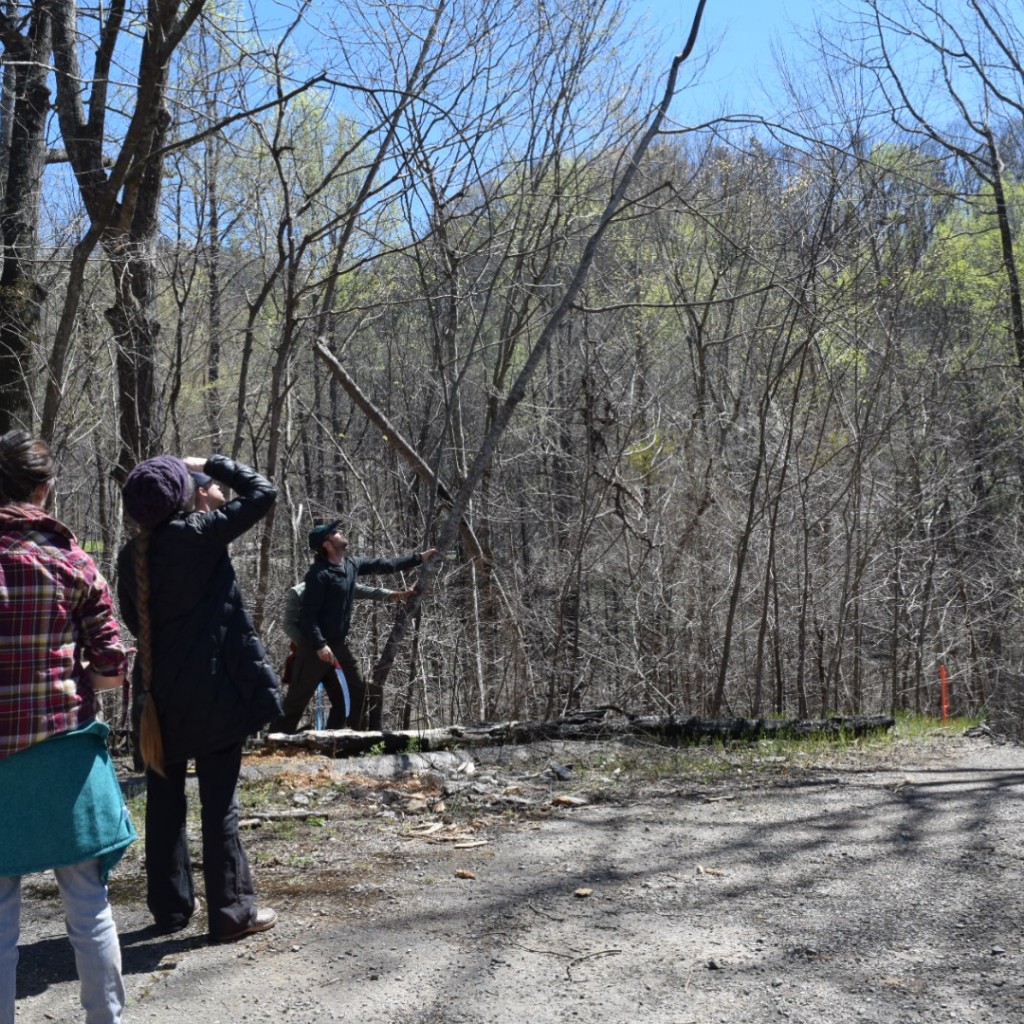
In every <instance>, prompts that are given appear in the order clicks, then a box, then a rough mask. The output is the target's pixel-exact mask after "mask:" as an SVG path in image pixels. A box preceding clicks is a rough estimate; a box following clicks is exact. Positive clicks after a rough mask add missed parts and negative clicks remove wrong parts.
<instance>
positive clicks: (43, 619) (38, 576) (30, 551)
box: [0, 430, 135, 1024]
mask: <svg viewBox="0 0 1024 1024" xmlns="http://www.w3.org/2000/svg"><path fill="white" fill-rule="evenodd" d="M54 470H55V466H54V460H53V455H52V454H51V452H50V449H49V447H48V446H47V445H46V444H45V442H43V441H40V440H36V439H33V438H32V437H31V436H30V435H28V434H26V433H25V432H24V431H20V430H13V431H10V432H8V433H6V434H4V435H3V436H2V437H0V821H2V822H3V831H2V833H0V1024H13V1021H14V1002H15V969H16V966H17V962H18V932H19V924H18V920H19V910H20V891H19V890H20V883H21V876H22V875H24V874H29V873H31V872H35V871H42V870H46V869H49V868H52V869H54V873H55V874H56V876H57V884H58V886H59V888H60V892H61V897H62V899H63V902H64V911H65V916H66V921H67V928H68V935H69V937H70V938H71V942H72V945H73V946H74V950H75V961H76V964H77V967H78V975H79V979H80V982H81V998H82V1006H83V1007H84V1009H85V1014H86V1016H85V1019H86V1021H87V1024H118V1022H120V1020H121V1012H122V1009H123V1007H124V985H123V983H122V980H121V952H120V947H119V945H118V940H117V930H116V928H115V926H114V920H113V916H112V914H111V911H110V904H109V902H108V900H107V886H106V881H107V876H108V875H109V873H110V869H111V868H112V867H113V865H114V864H115V863H116V862H117V861H118V860H119V859H120V857H121V854H122V853H123V852H124V850H125V848H126V847H127V846H128V845H129V844H130V843H131V842H132V841H133V840H134V839H135V832H134V830H133V829H132V826H131V822H130V821H129V820H128V812H127V809H126V808H125V806H124V800H123V798H122V795H121V789H120V786H119V785H118V782H117V777H116V775H115V774H114V769H113V766H112V764H111V762H110V758H109V755H108V754H107V748H106V736H107V731H108V730H107V727H106V726H105V725H103V724H102V723H101V722H97V721H96V720H95V696H94V695H95V692H96V691H97V690H104V689H110V688H112V687H116V686H119V685H120V684H121V682H122V680H123V679H124V673H125V670H126V668H127V656H126V653H125V649H124V647H123V646H122V645H121V642H120V638H119V635H118V626H117V622H116V620H115V619H114V614H113V608H112V604H111V600H110V591H109V589H108V587H107V583H106V581H105V580H104V579H103V577H102V576H101V575H100V573H99V571H98V570H97V568H96V566H95V564H94V563H93V561H92V559H91V558H90V557H89V556H88V555H87V554H86V553H85V552H84V551H83V550H82V549H81V548H80V547H79V546H78V543H77V542H76V540H75V538H74V536H73V535H72V534H71V532H70V531H69V530H68V528H67V527H66V526H64V524H63V523H61V522H59V521H58V520H57V519H55V518H54V517H53V515H52V513H51V510H52V507H53V487H54V482H53V478H54ZM40 793H46V799H45V800H40V799H39V794H40Z"/></svg>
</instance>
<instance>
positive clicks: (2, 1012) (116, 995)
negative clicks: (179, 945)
mask: <svg viewBox="0 0 1024 1024" xmlns="http://www.w3.org/2000/svg"><path fill="white" fill-rule="evenodd" d="M54 874H55V875H56V876H57V885H58V887H59V888H60V895H61V899H62V900H63V901H64V922H65V924H66V925H67V929H68V938H69V939H70V940H71V945H72V947H73V948H74V950H75V965H76V966H77V968H78V980H79V982H80V984H81V992H82V1006H83V1007H84V1009H85V1021H86V1024H120V1021H121V1011H122V1010H123V1009H124V983H123V981H122V980H121V947H120V945H118V941H117V929H116V927H115V926H114V917H113V914H111V912H110V903H109V902H108V901H107V887H106V886H105V885H104V884H103V882H102V881H100V869H99V862H98V861H96V860H87V861H83V862H82V863H81V864H72V865H71V866H70V867H66V868H57V869H55V870H54ZM20 887H21V878H20V877H18V876H13V877H11V876H6V875H0V1024H14V991H15V970H16V968H17V966H18V933H19V930H20V918H21V891H20Z"/></svg>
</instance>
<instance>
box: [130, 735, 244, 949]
mask: <svg viewBox="0 0 1024 1024" xmlns="http://www.w3.org/2000/svg"><path fill="white" fill-rule="evenodd" d="M195 762H196V776H197V778H198V780H199V803H200V805H201V812H200V813H201V822H202V831H203V880H204V882H205V884H206V903H207V911H208V916H209V933H210V937H211V938H213V939H225V938H230V937H231V936H232V935H234V934H236V933H238V932H240V931H242V930H244V929H245V928H247V927H248V926H249V925H250V924H252V922H253V921H254V920H255V918H256V901H255V897H254V894H253V885H252V875H251V874H250V872H249V861H248V859H247V858H246V856H245V851H244V850H243V849H242V842H241V840H240V839H239V836H238V793H237V790H238V774H239V771H240V770H241V767H242V744H241V743H237V744H233V745H232V746H230V747H225V748H224V749H223V750H218V751H217V752H216V753H214V754H205V755H203V756H202V757H197V758H196V759H195ZM187 767H188V763H187V762H186V761H179V762H177V763H176V764H169V765H165V766H164V771H165V772H166V773H167V774H166V778H161V777H160V776H159V775H157V774H156V773H155V772H147V773H146V887H147V893H146V902H147V904H148V906H149V909H150V912H151V913H152V914H153V918H154V920H155V921H156V923H157V925H158V926H159V927H162V928H178V927H182V926H184V925H185V924H187V923H188V920H189V918H190V917H191V916H192V910H193V906H194V903H195V885H194V883H193V880H192V860H191V858H190V857H189V852H188V836H187V835H186V833H185V814H186V811H187V809H188V807H187V801H186V797H185V775H186V769H187Z"/></svg>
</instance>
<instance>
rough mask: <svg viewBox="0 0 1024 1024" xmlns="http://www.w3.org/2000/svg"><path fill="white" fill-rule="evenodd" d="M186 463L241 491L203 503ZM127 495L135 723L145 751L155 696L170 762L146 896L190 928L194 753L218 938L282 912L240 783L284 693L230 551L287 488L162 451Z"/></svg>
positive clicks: (152, 824)
mask: <svg viewBox="0 0 1024 1024" xmlns="http://www.w3.org/2000/svg"><path fill="white" fill-rule="evenodd" d="M190 471H191V472H198V473H203V474H206V475H207V476H208V477H209V478H210V481H216V482H217V483H218V484H223V485H225V486H227V487H231V488H232V489H233V490H234V491H235V493H236V495H237V496H236V497H235V498H234V499H233V500H232V501H230V502H224V500H223V496H222V495H220V496H219V498H218V497H214V498H213V499H212V500H209V499H208V498H207V499H204V500H203V501H202V503H201V508H200V509H195V507H194V501H195V499H194V494H195V489H196V483H195V481H194V480H193V477H192V476H191V472H190ZM205 490H206V491H207V492H209V491H210V486H208V487H207V488H205ZM214 490H216V491H217V492H218V494H219V487H217V488H214ZM122 497H123V500H124V507H125V511H126V512H127V513H128V515H129V516H131V517H132V518H133V519H134V520H135V521H136V523H138V525H139V527H140V529H139V532H138V534H137V535H136V537H135V538H134V539H133V540H131V541H130V542H129V543H128V544H127V545H126V546H125V547H124V549H123V550H122V551H121V553H120V555H119V556H118V596H119V598H120V603H121V612H122V615H123V617H124V620H125V622H126V623H127V624H128V626H129V628H130V629H131V630H132V632H133V633H134V634H135V636H136V637H137V639H138V647H139V653H138V657H137V658H136V663H135V671H134V674H133V683H134V693H135V705H136V715H135V718H136V722H137V723H139V722H140V720H141V722H142V727H143V728H142V732H143V743H142V751H143V754H144V755H146V751H147V748H146V742H145V727H146V724H147V719H146V717H145V714H146V710H145V709H146V705H147V704H148V703H149V702H152V704H153V705H154V707H155V711H156V717H157V720H158V738H159V740H160V741H162V747H163V750H162V763H154V762H150V763H149V764H148V768H149V770H148V771H147V773H146V788H147V800H146V879H147V901H148V905H149V908H150V911H151V912H152V914H153V917H154V919H155V921H156V925H157V927H158V928H160V929H161V930H162V931H176V930H178V929H180V928H184V927H185V925H186V924H188V921H189V919H190V918H191V916H192V914H193V912H194V910H195V908H196V906H197V902H196V899H195V889H194V885H193V880H192V865H191V861H190V858H189V852H188V838H187V836H186V832H185V818H186V810H187V805H186V798H185V772H186V766H187V762H188V760H189V759H190V758H194V759H195V765H196V775H197V777H198V780H199V799H200V803H201V804H202V832H203V875H204V880H205V883H206V899H207V903H208V908H207V909H208V918H209V922H208V923H209V934H210V937H211V939H213V940H214V941H217V942H229V941H233V940H235V939H239V938H242V937H243V936H245V935H250V934H252V933H253V932H258V931H265V930H266V929H268V928H272V927H273V925H274V923H275V921H276V919H277V915H276V914H275V913H274V911H272V910H269V909H263V910H257V908H256V905H255V897H254V894H253V885H252V876H251V874H250V871H249V864H248V860H247V858H246V856H245V851H244V850H243V849H242V845H241V841H240V839H239V835H238V799H237V794H236V789H237V784H238V775H239V771H240V768H241V759H242V745H243V743H244V742H245V739H246V737H247V736H249V735H251V734H253V733H255V732H256V731H258V730H259V729H260V728H261V727H262V726H264V725H266V724H267V723H268V722H269V721H270V720H271V719H273V718H275V717H276V716H277V715H279V714H280V712H281V703H280V691H279V688H278V684H277V677H276V676H275V675H274V672H273V670H272V669H271V667H270V663H269V662H268V660H267V656H266V652H265V651H264V650H263V645H262V644H261V643H260V641H259V638H258V637H257V636H256V632H255V630H254V629H253V624H252V621H251V619H250V618H249V614H248V612H247V611H246V609H245V604H244V602H243V600H242V592H241V588H240V587H239V584H238V579H237V578H236V576H235V570H234V567H233V566H232V564H231V559H230V557H229V555H228V545H229V544H230V543H231V542H232V541H233V540H236V539H237V538H238V537H240V536H241V535H242V534H243V533H245V532H246V531H247V530H249V529H250V528H252V527H253V526H254V525H255V524H256V523H257V522H259V520H260V519H262V518H263V516H265V515H266V514H267V512H268V511H270V508H271V506H272V505H273V504H274V501H275V500H276V498H277V490H276V489H275V487H274V485H273V484H271V482H270V481H269V480H267V479H266V478H265V477H262V476H260V475H259V474H258V473H256V472H255V471H254V470H252V469H250V468H249V467H248V466H244V465H242V464H241V463H236V462H233V461H232V460H231V459H228V458H225V457H224V456H221V455H214V456H212V457H211V458H209V459H199V458H190V459H185V460H182V459H177V458H174V457H173V456H169V455H161V456H157V457H156V458H154V459H148V460H147V461H146V462H142V463H140V464H139V465H138V466H136V467H135V469H133V470H132V472H131V473H129V475H128V479H127V480H126V481H125V485H124V490H123V492H122ZM150 710H152V709H150Z"/></svg>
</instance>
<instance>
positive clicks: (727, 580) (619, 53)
mask: <svg viewBox="0 0 1024 1024" xmlns="http://www.w3.org/2000/svg"><path fill="white" fill-rule="evenodd" d="M716 2H719V0H711V3H716ZM851 6H852V8H853V9H852V10H844V11H843V13H842V15H841V19H843V20H839V21H837V22H836V23H834V24H830V25H828V26H823V28H822V34H821V37H820V39H819V40H818V43H817V58H816V63H815V64H814V66H802V67H800V68H799V69H796V68H794V69H792V71H793V74H792V76H791V77H792V82H793V84H792V92H791V95H790V96H788V97H782V98H780V99H779V102H778V106H777V107H775V108H772V109H769V108H768V106H766V107H765V109H764V110H761V111H758V112H755V113H751V112H749V111H747V112H744V113H743V114H742V115H741V114H739V113H737V112H733V111H722V110H718V109H714V108H712V107H711V106H710V105H709V104H708V103H706V102H704V101H702V87H701V76H702V73H706V70H705V69H706V68H707V69H710V68H714V67H715V65H716V63H719V62H726V64H727V63H728V61H729V60H730V58H729V53H728V38H727V37H726V38H725V39H723V40H721V41H720V42H719V43H718V45H717V50H716V51H715V52H712V53H710V54H709V53H708V51H707V50H706V49H704V47H705V45H706V40H704V39H702V38H701V35H700V32H699V13H700V11H701V10H702V9H703V0H701V2H700V3H699V4H698V3H696V2H695V3H693V5H692V7H693V11H692V12H689V11H688V12H687V15H686V17H687V18H690V17H691V16H694V22H693V26H692V30H691V32H690V36H689V38H687V37H686V32H685V31H684V33H683V34H682V36H681V37H680V39H679V40H678V43H677V44H676V43H673V52H675V53H676V54H677V57H676V59H675V61H670V62H665V64H664V66H653V65H652V63H651V61H650V59H649V58H648V51H647V50H646V49H645V43H644V37H643V36H641V35H639V34H636V33H634V31H633V28H632V27H631V23H630V20H629V19H630V5H629V4H628V3H615V2H610V3H603V2H600V0H598V2H593V0H567V2H562V3H558V4H555V3H549V2H547V0H540V2H538V3H535V4H530V5H524V4H520V3H516V2H514V0H451V2H450V0H433V2H431V3H428V4H426V5H421V4H407V3H404V2H395V3H390V2H388V3H384V2H376V0H374V2H354V0H353V2H351V3H349V2H345V0H338V2H333V0H332V2H331V3H319V2H311V3H308V4H307V3H296V4H295V6H294V11H293V14H294V17H292V12H290V11H289V10H288V9H287V8H285V7H282V6H280V5H275V6H273V8H272V9H271V8H268V9H267V10H262V9H261V6H260V5H258V6H257V8H256V10H257V15H258V18H257V20H253V21H250V20H248V19H249V17H250V15H249V13H248V8H247V7H245V6H243V7H239V8H237V9H236V8H234V7H231V6H229V5H226V4H214V3H212V2H204V0H191V2H179V0H148V2H147V3H141V2H140V0H114V3H113V4H112V5H109V6H108V5H104V6H100V7H98V8H97V7H95V6H93V7H86V6H79V5H77V4H76V3H75V2H74V0H20V2H19V0H13V2H12V3H9V4H8V5H7V6H6V8H5V13H4V14H2V15H0V43H2V45H3V53H4V67H3V92H2V132H0V184H2V186H3V207H2V215H0V233H2V245H3V266H2V273H0V431H2V430H6V429H9V428H10V427H11V426H16V425H23V426H27V427H28V428H29V429H31V430H33V431H36V432H40V433H42V434H43V435H44V436H46V437H48V438H49V439H51V441H52V443H53V444H54V447H55V449H56V450H57V452H58V454H59V457H60V460H61V463H62V475H61V478H60V481H59V484H60V494H59V504H58V510H59V514H60V515H61V516H62V518H64V519H65V520H66V521H67V522H68V523H69V525H71V527H72V528H73V529H74V530H75V531H76V533H77V534H78V536H79V538H80V540H82V541H83V542H84V543H85V544H86V545H87V546H88V548H89V549H90V550H91V551H92V552H93V553H94V554H95V555H96V557H97V559H98V561H99V562H100V563H101V565H102V567H103V568H104V570H105V572H107V574H108V576H110V577H111V578H112V577H113V571H114V567H113V559H114V556H115V554H116V551H117V550H118V548H119V546H120V544H121V543H122V542H123V540H124V538H125V524H124V523H123V520H122V513H121V509H120V502H119V493H118V487H117V481H118V480H120V479H123V476H124V474H125V473H126V472H127V470H128V469H130V468H131V466H132V465H134V464H135V462H137V461H138V460H140V459H141V458H145V457H147V456H149V455H152V454H155V453H157V452H159V451H171V452H174V453H177V454H183V455H204V454H211V453H213V452H218V451H219V452H224V453H226V454H229V455H231V456H233V457H235V458H238V459H240V460H242V461H245V462H248V463H251V464H253V465H254V466H256V467H257V468H258V469H259V470H260V471H261V472H263V473H265V474H266V475H268V476H269V477H271V478H272V479H273V480H274V481H275V482H276V483H277V484H278V486H279V488H280V499H279V501H278V504H277V508H276V510H275V513H274V514H273V516H272V518H270V519H268V520H266V521H265V523H264V524H263V527H262V528H261V530H260V531H254V533H253V534H251V535H250V536H249V540H250V543H248V544H247V545H245V546H239V547H238V550H236V551H235V553H234V557H235V561H236V565H237V567H238V569H239V572H240V574H241V575H242V576H243V579H244V585H245V587H246V590H247V599H248V601H249V604H250V607H251V608H252V609H253V610H254V612H255V616H256V618H257V621H258V624H259V627H260V629H261V631H262V633H263V635H264V638H265V640H266V641H267V645H268V648H269V649H270V650H271V651H272V652H274V654H275V656H276V657H278V658H279V659H280V660H282V661H283V658H284V654H285V649H286V641H285V639H284V637H283V634H282V632H281V630H280V627H279V624H278V623H279V617H280V613H281V610H282V605H283V600H284V594H285V590H286V589H287V587H288V586H290V585H291V584H292V583H293V582H294V581H295V580H296V579H298V578H301V575H302V573H303V571H304V569H305V567H306V564H307V561H308V553H307V551H306V545H305V534H306V531H307V530H308V529H309V527H310V526H311V525H312V523H313V521H314V519H316V518H323V517H333V516H334V515H336V514H337V515H340V516H341V517H342V518H343V519H344V521H345V524H346V527H347V530H348V533H349V537H350V541H351V547H352V549H353V551H354V553H357V554H359V553H380V554H391V553H393V552H395V551H398V550H403V549H408V548H411V547H413V546H424V547H426V546H432V545H435V544H437V545H438V546H439V547H440V548H441V549H442V550H443V551H445V552H446V555H447V557H446V558H444V559H443V560H441V561H439V562H438V563H437V564H436V565H434V566H433V567H432V568H431V569H429V570H428V572H427V574H426V579H425V584H426V587H425V593H424V595H423V597H422V599H421V600H418V601H416V602H414V603H413V604H411V606H410V607H409V609H408V611H406V610H405V609H401V610H399V611H398V612H397V613H396V612H395V610H394V606H392V605H373V606H372V607H370V603H369V602H365V603H364V605H362V606H360V608H359V610H358V614H357V624H356V628H355V634H354V638H355V639H356V640H357V641H358V643H359V645H360V649H361V651H362V653H363V655H364V658H365V660H366V661H367V662H368V663H370V664H377V665H378V671H377V674H376V683H377V685H379V686H385V684H386V694H387V697H386V704H385V707H386V714H385V719H386V721H387V722H388V723H389V724H390V726H391V727H394V728H410V727H412V728H417V727H422V728H428V727H433V726H440V725H444V724H448V723H451V722H458V721H468V720H473V719H492V720H493V719H498V718H516V719H544V718H550V717H552V716H556V715H559V714H562V713H564V712H566V711H570V710H573V709H577V708H580V707H593V706H596V705H605V704H609V705H615V706H617V707H621V708H624V709H626V710H628V711H629V712H631V713H637V714H639V713H649V714H655V715H668V714H673V715H677V716H687V715H696V714H711V715H716V716H717V715H721V716H726V715H733V716H749V717H751V718H759V717H762V716H770V715H774V716H779V717H782V716H789V715H793V716H799V717H802V718H807V717H826V716H828V715H831V714H835V713H839V714H870V713H881V712H889V711H892V710H898V709H903V708H911V709H914V710H921V711H928V710H938V708H939V685H938V680H939V666H940V665H944V666H945V667H946V669H947V671H948V675H949V681H950V693H951V701H952V705H953V709H954V710H956V711H959V712H964V713H966V712H977V711H979V710H982V709H988V710H989V711H990V712H991V713H992V714H994V715H997V716H999V717H1001V718H1002V719H1003V720H1004V721H1012V720H1015V718H1016V716H1017V715H1018V714H1019V712H1020V711H1021V710H1024V691H1022V682H1024V642H1022V639H1021V637H1022V635H1024V608H1022V584H1021V579H1020V577H1021V564H1022V560H1024V559H1022V555H1024V550H1022V549H1024V537H1022V526H1024V445H1022V440H1024V313H1022V302H1021V295H1020V280H1019V271H1018V260H1017V255H1018V252H1019V246H1020V244H1021V233H1020V225H1021V214H1022V213H1024V181H1022V178H1024V134H1022V133H1024V31H1022V30H1024V22H1022V21H1021V18H1020V15H1019V12H1017V11H1016V9H1015V8H1012V7H1011V5H1009V4H1006V5H1004V4H1002V3H1001V2H1000V0H968V2H966V3H965V2H962V0H957V2H955V3H954V2H953V0H940V2H939V3H937V4H936V3H933V2H929V3H925V2H924V0H896V2H886V0H859V2H857V3H854V4H853V5H851ZM288 19H292V20H288ZM695 41H696V45H694V42H695ZM396 618H397V629H396V628H395V621H396ZM389 637H390V638H391V643H390V644H388V639H389ZM382 655H383V660H381V657H382Z"/></svg>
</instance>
